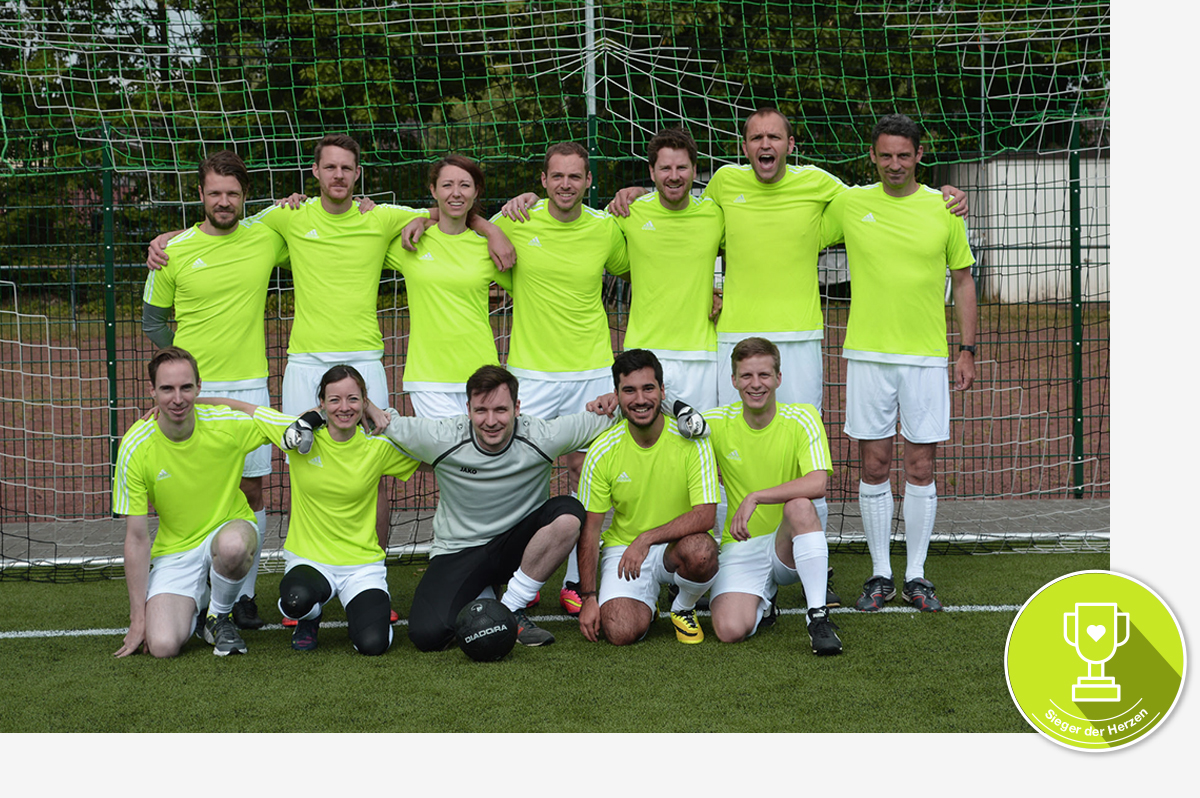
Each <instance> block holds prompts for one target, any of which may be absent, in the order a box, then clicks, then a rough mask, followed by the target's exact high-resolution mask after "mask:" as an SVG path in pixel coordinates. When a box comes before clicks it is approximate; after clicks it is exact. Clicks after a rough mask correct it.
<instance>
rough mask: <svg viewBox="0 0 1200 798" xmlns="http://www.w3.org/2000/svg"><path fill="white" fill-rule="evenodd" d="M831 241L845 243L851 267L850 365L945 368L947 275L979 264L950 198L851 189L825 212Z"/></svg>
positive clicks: (927, 191) (922, 190)
mask: <svg viewBox="0 0 1200 798" xmlns="http://www.w3.org/2000/svg"><path fill="white" fill-rule="evenodd" d="M825 237H826V239H827V240H828V241H829V243H834V242H836V241H840V240H845V242H846V256H847V258H848V259H849V264H850V296H851V300H850V319H849V321H848V322H847V327H846V342H845V344H844V347H843V350H842V352H843V354H844V355H845V357H847V358H849V359H852V360H875V361H883V362H889V363H908V364H911V365H916V366H944V365H945V364H946V357H947V355H948V351H947V347H946V299H945V298H946V294H945V292H946V267H947V266H949V268H951V269H965V268H968V267H969V266H971V264H973V263H974V262H975V258H974V256H973V255H972V254H971V247H970V245H969V244H968V243H967V226H966V222H964V221H963V220H962V219H961V218H959V217H957V216H955V215H954V214H953V213H951V212H950V211H949V210H947V209H946V203H945V200H943V199H942V192H940V191H938V190H936V189H932V188H929V187H928V186H920V187H919V188H918V189H917V191H916V193H914V194H909V195H908V196H907V197H892V196H890V195H888V194H887V192H885V191H884V190H883V186H882V185H881V184H879V183H876V184H874V185H871V186H862V187H859V188H853V189H850V190H849V191H847V192H845V193H844V194H842V195H841V196H839V197H838V198H837V199H835V200H834V201H833V202H831V203H830V204H829V208H828V209H827V210H826V211H825Z"/></svg>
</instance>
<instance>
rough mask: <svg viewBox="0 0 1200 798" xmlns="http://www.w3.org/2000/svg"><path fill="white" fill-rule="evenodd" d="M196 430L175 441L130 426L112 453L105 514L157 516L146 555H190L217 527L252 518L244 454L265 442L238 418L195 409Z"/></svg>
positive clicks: (141, 425) (150, 427)
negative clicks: (109, 498) (110, 486)
mask: <svg viewBox="0 0 1200 798" xmlns="http://www.w3.org/2000/svg"><path fill="white" fill-rule="evenodd" d="M195 412H196V428H195V429H194V430H193V431H192V434H191V436H189V437H188V439H187V440H185V441H179V442H178V443H176V442H175V441H172V440H171V439H170V438H168V437H167V436H166V435H164V434H163V433H162V431H161V430H160V429H159V428H158V424H157V422H155V421H154V420H153V419H152V420H149V421H141V420H139V421H136V422H134V424H133V426H132V427H130V428H129V431H128V432H126V433H125V437H123V438H122V439H121V446H120V448H118V449H117V467H116V471H115V475H114V477H113V513H115V514H117V515H147V514H148V513H149V505H151V504H153V505H154V509H155V510H156V511H157V512H158V533H157V534H156V535H155V536H154V545H153V546H152V547H151V549H150V556H152V557H161V556H163V555H164V554H176V553H178V552H181V551H190V550H191V549H194V548H196V547H197V546H199V545H200V544H201V543H203V542H204V538H205V537H207V536H208V534H209V533H210V532H213V531H215V530H216V529H217V528H218V527H220V526H221V525H222V524H225V523H227V522H229V521H232V520H234V519H236V518H241V519H244V520H246V521H250V522H251V523H253V522H254V513H253V512H251V511H250V505H249V504H247V503H246V497H245V495H244V494H243V493H242V491H241V483H242V466H243V465H244V461H245V459H246V455H247V454H248V453H250V452H252V451H254V450H255V449H257V448H258V447H259V446H262V445H263V444H264V443H271V440H270V439H268V438H267V437H266V436H265V435H264V434H263V433H262V432H261V431H260V430H259V429H258V427H257V426H256V425H255V423H254V419H252V418H250V416H248V415H246V414H245V413H239V412H237V411H236V410H230V409H229V408H227V407H214V406H209V405H196V411H195Z"/></svg>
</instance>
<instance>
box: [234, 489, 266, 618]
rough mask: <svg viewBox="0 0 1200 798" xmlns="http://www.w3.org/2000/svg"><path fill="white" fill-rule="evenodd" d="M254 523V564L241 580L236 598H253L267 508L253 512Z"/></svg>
mask: <svg viewBox="0 0 1200 798" xmlns="http://www.w3.org/2000/svg"><path fill="white" fill-rule="evenodd" d="M254 522H255V523H256V524H258V548H257V549H255V550H254V562H252V563H251V564H250V570H249V571H248V572H247V573H246V578H245V579H243V580H242V586H241V587H240V588H238V598H241V597H242V596H249V597H250V598H254V583H255V582H257V581H258V561H259V560H260V559H262V547H263V539H264V538H266V536H267V508H266V507H264V508H262V509H261V510H255V511H254Z"/></svg>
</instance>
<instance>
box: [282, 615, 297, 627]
mask: <svg viewBox="0 0 1200 798" xmlns="http://www.w3.org/2000/svg"><path fill="white" fill-rule="evenodd" d="M297 623H299V621H297V620H296V619H295V618H289V617H287V616H286V615H285V616H283V620H282V621H280V622H279V625H280V626H282V627H283V628H285V629H286V628H288V627H290V626H295V625H296V624H297Z"/></svg>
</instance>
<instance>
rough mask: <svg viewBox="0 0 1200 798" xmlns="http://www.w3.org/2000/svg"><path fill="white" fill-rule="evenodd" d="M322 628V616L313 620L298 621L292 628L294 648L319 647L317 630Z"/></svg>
mask: <svg viewBox="0 0 1200 798" xmlns="http://www.w3.org/2000/svg"><path fill="white" fill-rule="evenodd" d="M320 628H321V616H320V615H318V616H317V617H316V618H313V619H312V620H311V621H297V622H296V628H295V629H293V630H292V648H294V649H296V650H297V651H312V650H313V649H314V648H316V647H317V630H318V629H320Z"/></svg>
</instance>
